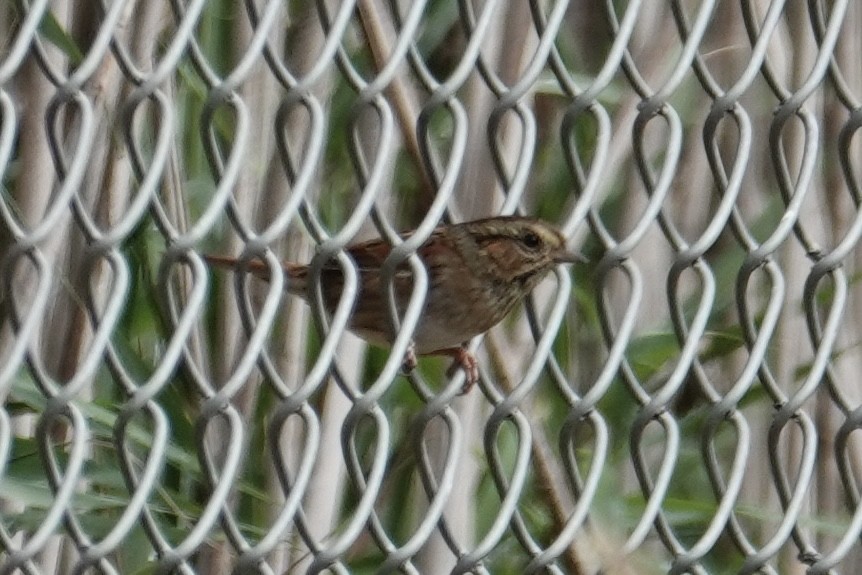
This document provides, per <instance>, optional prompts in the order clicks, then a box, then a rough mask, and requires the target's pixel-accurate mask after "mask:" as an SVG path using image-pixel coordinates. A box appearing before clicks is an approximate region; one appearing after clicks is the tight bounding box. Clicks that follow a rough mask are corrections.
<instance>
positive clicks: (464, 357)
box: [434, 345, 479, 395]
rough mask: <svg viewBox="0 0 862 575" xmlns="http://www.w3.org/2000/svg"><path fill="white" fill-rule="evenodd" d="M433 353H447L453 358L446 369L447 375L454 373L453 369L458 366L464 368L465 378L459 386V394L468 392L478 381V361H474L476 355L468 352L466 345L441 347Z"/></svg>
mask: <svg viewBox="0 0 862 575" xmlns="http://www.w3.org/2000/svg"><path fill="white" fill-rule="evenodd" d="M434 354H435V355H438V354H439V355H448V356H450V357H452V358H453V359H454V360H455V361H453V362H452V365H451V367H449V369H448V370H447V371H446V375H447V377H452V376H453V375H455V370H456V369H458V368H459V367H460V368H461V369H463V370H464V375H465V376H466V379H465V380H464V385H463V386H462V387H461V394H460V395H464V394H466V393H468V392H469V391H470V390H471V389H473V386H474V385H476V383H477V382H478V381H479V362H478V361H476V356H474V355H473V354H472V353H470V350H469V349H467V346H466V345H462V346H461V347H453V348H449V349H441V350H440V351H435V352H434Z"/></svg>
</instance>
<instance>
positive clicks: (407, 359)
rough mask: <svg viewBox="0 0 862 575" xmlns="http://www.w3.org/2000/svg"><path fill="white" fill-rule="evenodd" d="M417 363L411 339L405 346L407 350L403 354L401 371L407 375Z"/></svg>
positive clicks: (414, 347) (414, 346)
mask: <svg viewBox="0 0 862 575" xmlns="http://www.w3.org/2000/svg"><path fill="white" fill-rule="evenodd" d="M418 364H419V361H418V360H417V359H416V344H415V343H413V342H412V341H411V342H410V345H409V346H408V347H407V352H406V353H405V354H404V362H403V363H402V364H401V371H402V372H403V373H404V375H409V374H410V372H412V371H413V370H414V369H416V366H417V365H418Z"/></svg>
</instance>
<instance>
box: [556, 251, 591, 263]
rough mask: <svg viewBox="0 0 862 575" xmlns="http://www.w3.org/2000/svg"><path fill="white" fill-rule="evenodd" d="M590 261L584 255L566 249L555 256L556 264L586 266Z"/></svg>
mask: <svg viewBox="0 0 862 575" xmlns="http://www.w3.org/2000/svg"><path fill="white" fill-rule="evenodd" d="M589 261H590V260H588V259H587V258H586V257H585V256H584V255H583V254H581V253H579V252H574V251H570V250H565V249H564V250H560V251H559V252H558V253H557V254H556V255H554V263H557V264H585V263H588V262H589Z"/></svg>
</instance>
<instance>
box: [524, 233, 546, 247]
mask: <svg viewBox="0 0 862 575" xmlns="http://www.w3.org/2000/svg"><path fill="white" fill-rule="evenodd" d="M521 242H522V243H523V244H524V245H525V246H526V247H528V248H529V249H531V250H537V249H539V248H540V247H541V246H542V238H540V237H539V235H538V234H537V233H535V232H527V233H525V234H524V235H523V237H521Z"/></svg>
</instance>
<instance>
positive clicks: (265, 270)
mask: <svg viewBox="0 0 862 575" xmlns="http://www.w3.org/2000/svg"><path fill="white" fill-rule="evenodd" d="M203 258H204V260H205V261H206V262H207V263H208V264H210V265H211V266H215V267H220V268H225V269H230V270H234V271H236V270H240V269H245V271H247V272H248V273H250V274H252V275H254V276H255V277H258V278H260V279H262V280H264V281H269V279H270V276H271V271H270V269H269V266H268V265H266V263H264V262H263V261H261V260H259V259H253V260H251V261H249V262H248V263H246V265H245V266H244V267H243V265H242V264H241V263H240V261H239V260H238V259H237V258H235V257H231V256H216V255H211V254H204V255H203ZM282 268H283V269H284V275H285V279H286V280H287V286H286V289H287V291H289V292H291V293H295V294H299V295H304V293H305V286H306V283H307V282H306V278H307V276H308V273H307V268H306V266H302V265H298V264H292V263H283V264H282Z"/></svg>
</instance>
